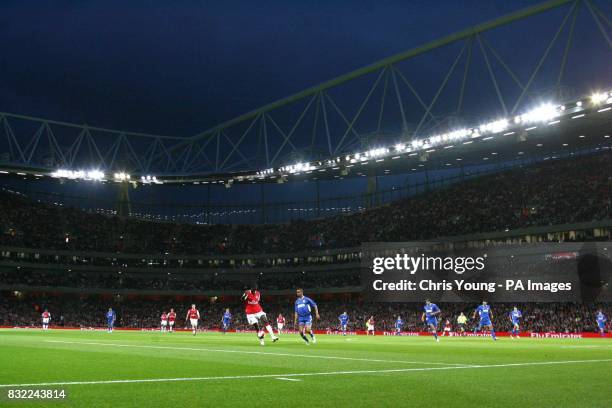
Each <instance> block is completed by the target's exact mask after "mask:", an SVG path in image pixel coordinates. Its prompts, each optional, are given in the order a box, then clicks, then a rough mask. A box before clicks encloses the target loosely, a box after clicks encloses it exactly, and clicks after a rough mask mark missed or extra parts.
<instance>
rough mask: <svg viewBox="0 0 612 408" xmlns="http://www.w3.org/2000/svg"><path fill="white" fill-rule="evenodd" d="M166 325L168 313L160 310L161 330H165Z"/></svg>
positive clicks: (163, 331)
mask: <svg viewBox="0 0 612 408" xmlns="http://www.w3.org/2000/svg"><path fill="white" fill-rule="evenodd" d="M166 327H168V315H167V314H166V312H162V314H161V332H162V333H165V332H166Z"/></svg>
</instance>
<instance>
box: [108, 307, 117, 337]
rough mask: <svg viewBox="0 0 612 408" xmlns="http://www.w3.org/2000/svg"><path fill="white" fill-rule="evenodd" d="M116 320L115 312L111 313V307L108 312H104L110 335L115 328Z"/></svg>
mask: <svg viewBox="0 0 612 408" xmlns="http://www.w3.org/2000/svg"><path fill="white" fill-rule="evenodd" d="M116 318H117V316H116V315H115V312H114V311H113V308H112V307H109V308H108V312H106V322H107V323H108V332H109V333H112V332H113V327H114V326H115V319H116Z"/></svg>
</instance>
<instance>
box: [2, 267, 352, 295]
mask: <svg viewBox="0 0 612 408" xmlns="http://www.w3.org/2000/svg"><path fill="white" fill-rule="evenodd" d="M245 283H247V284H252V283H257V284H258V285H259V286H260V287H265V288H266V289H293V288H296V287H298V286H304V287H308V288H344V287H348V286H359V285H360V280H359V273H358V271H347V272H342V273H337V272H335V273H329V272H325V271H321V272H308V273H306V272H302V273H269V274H268V273H266V274H247V273H245V274H223V273H221V274H217V275H214V274H206V275H203V274H201V275H197V274H171V275H166V274H164V275H153V274H143V273H140V274H127V273H98V272H76V271H61V272H59V273H58V272H57V271H43V270H27V269H26V268H20V269H14V270H9V271H6V270H5V271H0V285H4V286H5V288H7V286H9V287H10V288H13V287H21V286H28V287H31V288H32V289H33V290H35V289H36V288H48V287H53V288H57V289H63V288H77V289H83V290H87V289H90V290H91V289H101V290H108V289H134V290H160V291H168V290H170V291H228V290H230V291H231V290H243V289H244V287H245Z"/></svg>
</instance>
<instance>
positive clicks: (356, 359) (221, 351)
mask: <svg viewBox="0 0 612 408" xmlns="http://www.w3.org/2000/svg"><path fill="white" fill-rule="evenodd" d="M45 342H46V343H63V344H83V345H90V346H107V347H134V348H146V349H164V350H188V351H206V352H213V353H235V354H258V355H264V356H281V357H301V358H318V359H323V360H347V361H365V362H368V363H398V364H423V365H442V366H461V367H463V366H465V365H467V364H458V363H439V362H436V363H432V362H427V361H405V360H379V359H372V358H356V357H339V356H321V355H311V354H291V353H270V352H265V351H246V350H224V349H208V348H197V347H170V346H146V345H141V344H115V343H101V342H84V341H67V340H45Z"/></svg>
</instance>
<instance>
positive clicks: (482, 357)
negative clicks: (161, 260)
mask: <svg viewBox="0 0 612 408" xmlns="http://www.w3.org/2000/svg"><path fill="white" fill-rule="evenodd" d="M317 340H318V341H317V344H312V345H310V346H306V345H305V344H304V343H303V342H302V341H301V339H299V337H298V336H297V335H293V334H285V335H281V339H280V341H279V342H278V343H275V344H272V343H271V342H270V341H268V342H267V343H266V345H265V346H264V347H262V346H260V345H259V343H258V342H257V339H256V338H255V335H254V334H236V333H228V334H226V335H222V334H218V333H200V334H198V335H197V336H195V337H194V336H192V335H191V333H184V332H181V333H165V334H162V333H157V332H119V331H116V332H114V333H112V334H108V333H106V332H103V331H83V332H81V331H63V330H55V331H54V330H51V331H47V332H42V331H40V330H11V329H7V330H0V393H1V396H0V405H2V406H58V407H59V406H75V407H135V406H138V407H158V406H163V407H167V406H173V405H176V406H187V407H199V406H206V407H208V406H215V407H225V406H228V407H229V406H243V407H244V406H252V405H257V406H267V407H276V406H306V407H317V406H335V407H344V406H372V407H381V406H393V407H397V406H433V405H435V406H448V407H467V406H491V407H513V408H514V407H516V406H537V407H610V404H611V401H612V342H610V341H609V340H604V339H592V340H587V339H578V340H573V339H572V340H570V339H528V338H522V339H520V340H511V339H509V338H501V339H499V340H498V341H497V342H494V341H492V340H491V339H490V338H487V337H483V338H480V337H478V338H475V337H453V338H449V337H445V338H442V339H441V341H440V343H436V342H434V341H433V339H432V338H430V337H391V336H377V337H365V336H347V337H342V336H335V335H334V336H332V335H329V336H325V335H321V336H318V338H317ZM15 389H34V390H36V389H55V390H62V389H63V390H65V393H66V397H65V399H63V400H60V401H54V402H44V401H33V400H28V401H23V400H22V401H14V400H13V401H10V400H9V399H8V397H7V395H8V391H9V390H15Z"/></svg>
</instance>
